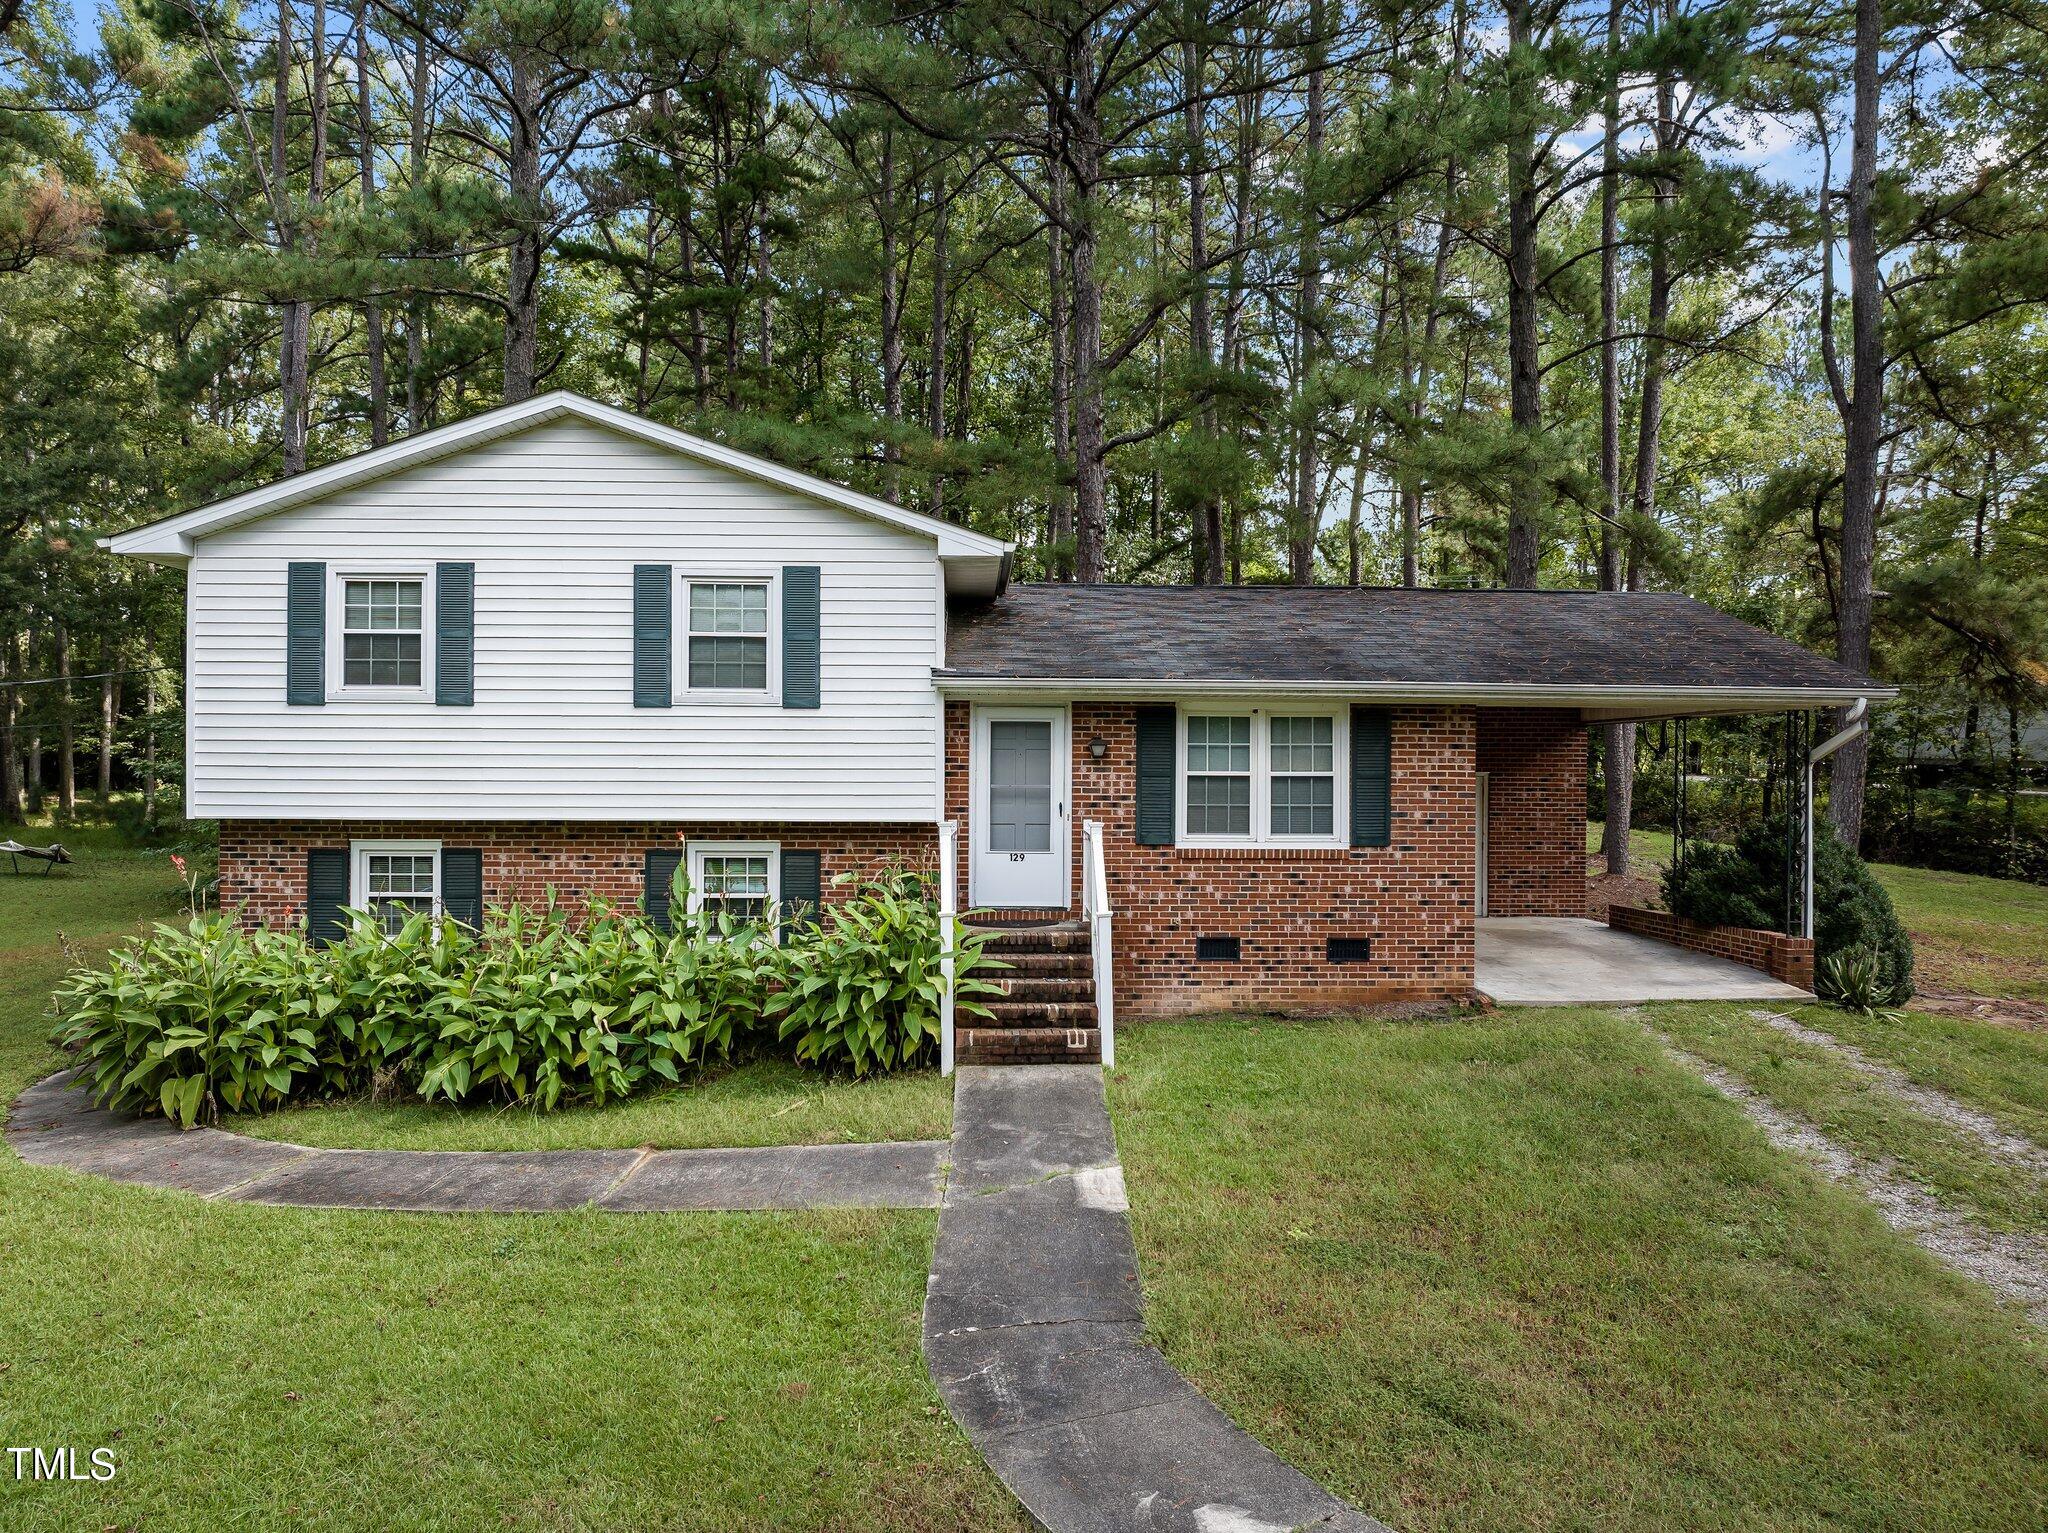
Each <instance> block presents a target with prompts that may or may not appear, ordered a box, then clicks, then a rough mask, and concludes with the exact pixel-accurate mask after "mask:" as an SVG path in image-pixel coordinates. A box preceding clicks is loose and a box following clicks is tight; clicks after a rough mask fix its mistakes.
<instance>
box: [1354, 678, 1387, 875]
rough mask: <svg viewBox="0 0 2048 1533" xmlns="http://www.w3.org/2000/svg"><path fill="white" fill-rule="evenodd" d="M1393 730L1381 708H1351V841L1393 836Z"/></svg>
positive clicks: (1378, 842) (1375, 842) (1375, 841)
mask: <svg viewBox="0 0 2048 1533" xmlns="http://www.w3.org/2000/svg"><path fill="white" fill-rule="evenodd" d="M1393 752H1394V729H1393V723H1392V720H1391V717H1390V715H1389V714H1388V713H1387V710H1386V709H1384V708H1353V709H1352V710H1351V844H1352V845H1353V846H1386V845H1387V844H1389V843H1390V842H1391V841H1392V840H1393V839H1394V810H1393V779H1394V765H1393Z"/></svg>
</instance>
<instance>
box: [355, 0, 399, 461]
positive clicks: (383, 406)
mask: <svg viewBox="0 0 2048 1533" xmlns="http://www.w3.org/2000/svg"><path fill="white" fill-rule="evenodd" d="M356 151H357V154H358V157H359V163H360V170H359V172H358V173H359V175H360V176H361V178H362V186H361V191H362V200H363V216H364V217H365V218H366V219H367V218H374V217H375V216H376V211H375V210H376V206H377V114H376V107H375V103H374V100H373V98H372V96H371V94H370V0H356ZM363 371H364V381H365V383H366V384H367V385H368V388H369V395H370V399H369V407H370V445H371V446H372V447H382V446H383V445H384V444H385V443H386V442H388V441H390V440H391V390H390V383H389V381H388V380H387V378H386V377H385V370H384V306H383V303H382V302H381V301H380V300H379V299H378V298H377V296H376V295H375V294H372V295H371V296H370V297H369V298H368V299H366V300H365V301H364V303H363Z"/></svg>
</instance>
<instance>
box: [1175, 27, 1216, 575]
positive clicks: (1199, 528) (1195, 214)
mask: <svg viewBox="0 0 2048 1533" xmlns="http://www.w3.org/2000/svg"><path fill="white" fill-rule="evenodd" d="M1180 59H1181V80H1182V90H1183V91H1184V93H1185V105H1183V106H1182V108H1181V119H1182V120H1181V126H1182V131H1183V133H1184V135H1185V137H1186V139H1187V145H1188V148H1187V154H1188V269H1189V271H1190V272H1191V273H1192V284H1191V286H1190V287H1189V290H1188V349H1189V350H1190V351H1191V352H1193V353H1194V356H1195V364H1196V366H1197V367H1199V368H1200V369H1201V370H1202V374H1203V377H1202V405H1201V409H1200V410H1199V412H1198V413H1197V415H1196V420H1197V422H1198V423H1199V424H1200V426H1201V430H1202V435H1203V436H1204V437H1207V438H1210V439H1212V440H1213V439H1214V437H1215V435H1216V402H1215V398H1214V396H1213V394H1212V393H1211V392H1210V391H1211V389H1212V387H1213V385H1212V384H1211V383H1210V381H1209V379H1208V376H1207V375H1208V372H1209V370H1210V369H1211V368H1213V367H1214V366H1215V365H1216V358H1215V355H1214V345H1215V342H1214V337H1213V335H1212V333H1211V327H1210V316H1209V175H1208V166H1207V163H1206V161H1207V156H1208V152H1209V139H1208V123H1207V109H1206V107H1205V106H1204V104H1203V102H1202V78H1203V57H1202V51H1201V49H1200V47H1199V46H1198V45H1197V44H1195V43H1192V42H1186V43H1182V44H1181V50H1180ZM1193 520H1194V525H1193V527H1192V528H1191V529H1190V535H1191V537H1192V539H1193V548H1192V549H1191V554H1192V557H1191V558H1190V560H1189V563H1190V565H1191V566H1192V574H1193V577H1194V582H1195V584H1196V585H1221V584H1223V496H1222V494H1221V493H1220V492H1219V491H1217V490H1216V489H1215V488H1213V487H1211V486H1209V485H1206V484H1205V485H1204V486H1203V487H1202V488H1201V489H1200V490H1199V491H1198V492H1197V497H1196V501H1195V507H1194V518H1193Z"/></svg>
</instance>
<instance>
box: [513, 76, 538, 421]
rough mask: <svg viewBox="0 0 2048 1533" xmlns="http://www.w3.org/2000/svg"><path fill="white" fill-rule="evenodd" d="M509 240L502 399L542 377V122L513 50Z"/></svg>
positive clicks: (526, 395)
mask: <svg viewBox="0 0 2048 1533" xmlns="http://www.w3.org/2000/svg"><path fill="white" fill-rule="evenodd" d="M510 75H511V92H510V95H511V99H510V101H509V102H508V103H507V105H508V106H509V107H510V109H511V113H510V117H511V143H510V145H509V146H508V166H507V169H508V177H509V181H508V185H509V190H510V191H511V193H512V210H513V211H512V217H513V220H514V222H513V228H512V242H511V244H510V246H509V247H508V248H507V249H506V252H505V403H507V404H515V403H517V402H518V401H519V400H522V399H530V398H531V397H532V396H533V390H534V385H535V382H536V381H537V380H538V378H539V376H540V269H541V249H542V246H543V244H544V243H545V234H544V228H545V221H546V218H547V212H546V209H545V207H544V206H543V204H542V196H543V193H544V191H545V188H544V187H542V185H541V173H540V125H539V123H538V122H537V121H536V116H537V114H538V112H539V103H538V101H537V99H536V93H535V87H534V81H533V71H532V66H531V63H530V61H529V60H528V59H527V57H526V55H525V53H524V52H523V51H520V50H516V49H515V50H514V51H513V54H512V58H511V65H510Z"/></svg>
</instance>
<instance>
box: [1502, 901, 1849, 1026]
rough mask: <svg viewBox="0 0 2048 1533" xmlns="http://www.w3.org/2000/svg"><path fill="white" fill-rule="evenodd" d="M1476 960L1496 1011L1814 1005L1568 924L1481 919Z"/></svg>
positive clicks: (1665, 947)
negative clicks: (1676, 1004)
mask: <svg viewBox="0 0 2048 1533" xmlns="http://www.w3.org/2000/svg"><path fill="white" fill-rule="evenodd" d="M1477 957H1478V974H1477V976H1476V984H1477V988H1478V990H1479V992H1480V993H1481V994H1482V995H1485V996H1486V997H1488V998H1489V999H1491V1000H1493V1001H1496V1002H1498V1003H1499V1004H1500V1005H1502V1006H1578V1005H1601V1006H1632V1005H1636V1004H1638V1003H1640V1002H1643V1001H1810V1000H1812V999H1813V997H1812V996H1810V995H1808V994H1807V993H1806V992H1805V991H1804V990H1800V989H1797V988H1795V987H1794V986H1791V985H1787V984H1784V983H1782V982H1780V981H1778V980H1775V979H1772V978H1771V977H1770V975H1768V974H1765V973H1763V972H1761V971H1760V970H1757V969H1752V968H1750V967H1748V966H1747V965H1745V964H1739V963H1735V962H1733V961H1731V960H1729V959H1726V958H1715V957H1713V956H1712V955H1711V954H1707V953H1695V952H1693V951H1692V950H1691V949H1689V948H1682V947H1677V946H1674V945H1673V944H1671V943H1669V942H1659V941H1657V939H1656V938H1654V937H1643V936H1639V935H1637V934H1636V933H1635V932H1618V931H1616V930H1614V928H1613V927H1611V926H1608V925H1607V924H1606V923H1604V922H1601V921H1584V920H1575V919H1573V918H1572V917H1569V916H1488V917H1486V918H1484V919H1482V920H1481V921H1480V922H1479V950H1478V955H1477Z"/></svg>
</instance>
